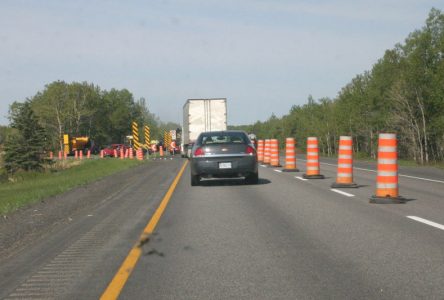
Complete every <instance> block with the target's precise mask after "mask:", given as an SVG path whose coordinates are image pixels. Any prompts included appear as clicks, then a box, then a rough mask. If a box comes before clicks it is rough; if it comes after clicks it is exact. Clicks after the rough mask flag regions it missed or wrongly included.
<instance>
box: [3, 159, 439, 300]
mask: <svg viewBox="0 0 444 300" xmlns="http://www.w3.org/2000/svg"><path fill="white" fill-rule="evenodd" d="M184 162H185V161H184V160H181V159H175V160H172V161H161V162H154V163H151V164H148V165H147V166H144V167H143V168H139V169H138V170H137V171H135V172H131V173H129V174H128V176H127V177H126V180H127V181H125V184H120V185H119V184H118V183H115V186H117V187H119V186H121V187H119V188H115V189H110V188H109V187H108V188H105V187H104V188H103V189H102V190H101V189H100V186H96V190H97V191H96V192H97V193H96V194H97V196H96V197H95V199H96V198H98V199H96V200H95V201H93V203H91V204H90V205H85V207H86V208H85V209H84V210H80V211H78V212H77V214H75V215H73V216H72V219H73V220H72V221H71V222H69V223H60V224H58V225H54V227H55V228H54V229H53V230H51V232H50V233H48V234H46V235H42V236H41V238H39V239H38V240H36V241H34V242H33V243H31V244H30V246H29V247H24V248H21V249H20V250H17V253H14V254H13V255H11V256H10V257H9V258H8V259H7V260H4V261H2V262H1V264H0V281H1V282H0V298H5V299H22V298H29V299H38V298H41V299H51V298H56V299H97V298H99V297H100V296H101V295H102V293H103V292H104V290H105V289H106V288H107V286H108V284H109V283H110V281H111V280H112V279H113V278H114V275H115V274H116V272H117V271H118V270H119V268H120V266H121V265H122V262H123V261H124V260H125V258H126V257H127V255H128V253H129V251H130V249H131V248H132V247H133V246H134V245H135V244H136V243H137V241H138V239H139V237H140V234H141V232H142V230H143V228H144V227H145V225H146V224H147V223H148V221H149V220H150V219H151V217H152V215H153V213H154V211H155V209H156V207H157V206H158V205H159V203H160V201H161V200H162V198H163V196H164V194H165V193H166V192H167V190H168V187H169V186H170V184H171V183H172V182H173V179H174V177H175V176H176V174H177V173H178V171H179V169H180V167H181V165H182V164H183V163H184ZM324 162H325V164H322V165H321V173H322V174H324V175H325V177H326V178H325V179H323V180H301V179H299V178H296V177H301V175H302V174H303V171H304V170H305V165H304V161H303V160H302V159H299V160H298V167H299V168H300V169H301V171H302V172H299V173H281V172H277V171H276V169H271V168H264V167H261V168H260V184H258V185H244V184H243V183H242V182H241V181H239V180H222V181H220V180H219V181H205V182H204V183H203V184H202V185H201V186H197V187H191V186H190V178H189V169H188V168H187V169H186V170H185V173H184V174H183V177H182V179H181V180H180V181H179V183H178V185H177V187H176V189H175V191H174V193H173V194H172V197H171V199H170V201H169V204H168V206H167V208H166V210H165V212H164V213H163V215H162V216H161V218H160V220H159V222H158V224H157V226H156V228H155V231H154V233H153V234H152V236H151V237H150V239H149V241H147V243H145V244H144V245H143V246H141V250H142V255H141V256H140V258H139V260H138V261H137V264H136V265H135V267H134V269H131V270H127V271H128V272H129V273H130V276H129V278H128V281H127V282H125V283H124V284H123V289H122V290H121V291H120V299H443V298H444V226H443V227H442V228H440V227H439V225H440V224H444V176H443V174H444V172H442V171H439V170H429V169H416V168H412V169H409V168H407V169H402V170H400V173H401V174H403V175H406V176H410V177H405V176H400V194H401V195H402V196H404V197H405V198H406V199H408V200H409V201H407V203H406V204H388V205H380V204H370V203H369V197H370V196H371V195H372V194H374V193H375V177H376V174H375V172H374V165H372V164H362V165H359V164H357V168H359V169H356V170H355V171H354V177H355V182H356V183H357V184H359V188H356V189H340V191H343V192H346V193H348V194H349V195H345V194H340V193H338V192H335V191H332V190H331V188H330V184H331V183H332V182H333V181H334V180H335V171H336V170H335V166H334V164H335V161H334V160H328V159H327V160H325V161H324ZM277 170H279V169H277ZM413 177H414V178H413ZM114 180H115V179H114ZM104 186H106V185H105V184H104ZM78 194H79V197H81V193H78ZM98 195H100V196H98ZM409 217H410V218H409ZM419 218H421V219H419ZM418 220H420V221H422V222H419V221H418ZM424 220H425V221H424ZM427 221H432V222H435V223H428V224H426V223H423V222H427ZM441 226H442V225H441Z"/></svg>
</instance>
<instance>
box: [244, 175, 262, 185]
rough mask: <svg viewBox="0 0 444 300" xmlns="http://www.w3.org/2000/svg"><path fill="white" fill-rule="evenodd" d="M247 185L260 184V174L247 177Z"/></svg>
mask: <svg viewBox="0 0 444 300" xmlns="http://www.w3.org/2000/svg"><path fill="white" fill-rule="evenodd" d="M245 183H246V184H258V183H259V174H258V173H252V174H250V175H248V176H246V177H245Z"/></svg>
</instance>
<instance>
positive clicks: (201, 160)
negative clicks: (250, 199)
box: [190, 130, 259, 186]
mask: <svg viewBox="0 0 444 300" xmlns="http://www.w3.org/2000/svg"><path fill="white" fill-rule="evenodd" d="M190 166H191V185H193V186H194V185H198V184H199V182H200V179H201V178H235V177H238V178H240V177H244V178H245V182H246V183H247V184H257V183H258V181H259V177H258V162H257V153H256V149H255V147H254V144H253V143H252V142H251V140H250V139H249V138H248V135H247V134H246V133H245V132H244V131H237V130H227V131H213V132H203V133H201V134H200V135H199V137H198V138H197V141H196V143H195V144H194V146H193V148H192V150H191V158H190Z"/></svg>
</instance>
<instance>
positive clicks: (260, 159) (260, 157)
mask: <svg viewBox="0 0 444 300" xmlns="http://www.w3.org/2000/svg"><path fill="white" fill-rule="evenodd" d="M264 142H265V141H264V140H258V141H257V161H258V162H263V161H264V147H265V145H264Z"/></svg>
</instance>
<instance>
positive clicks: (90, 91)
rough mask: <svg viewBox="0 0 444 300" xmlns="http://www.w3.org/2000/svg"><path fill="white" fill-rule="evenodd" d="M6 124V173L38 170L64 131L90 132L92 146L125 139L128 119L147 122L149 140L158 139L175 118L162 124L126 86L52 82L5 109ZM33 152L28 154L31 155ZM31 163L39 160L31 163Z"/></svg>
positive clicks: (1, 131) (0, 138) (0, 132)
mask: <svg viewBox="0 0 444 300" xmlns="http://www.w3.org/2000/svg"><path fill="white" fill-rule="evenodd" d="M9 120H10V125H9V126H6V127H5V126H3V127H1V128H0V145H1V146H3V149H4V151H5V155H4V162H5V163H4V166H5V167H6V169H7V170H8V171H10V172H13V171H16V170H19V169H23V170H30V169H39V168H40V167H41V165H42V163H44V160H43V159H41V158H42V157H43V156H44V155H45V153H46V152H48V151H58V150H62V149H63V139H62V137H63V135H64V134H68V135H70V136H88V137H90V138H91V139H92V140H94V142H95V144H96V145H101V146H104V145H106V144H111V143H124V142H125V137H126V136H128V135H131V134H132V133H131V123H132V122H133V121H135V122H137V123H138V124H139V131H140V132H139V138H140V139H141V140H142V141H144V133H143V125H148V126H149V127H150V131H151V139H152V140H153V139H159V140H160V139H162V138H163V132H164V131H165V130H170V129H176V128H177V127H179V125H178V124H176V123H172V122H169V123H163V122H161V121H160V120H159V118H158V117H157V116H156V115H154V114H153V113H151V112H150V111H149V109H148V105H147V103H146V100H145V99H144V98H140V99H137V100H136V99H134V96H133V95H132V93H131V92H130V91H128V90H127V89H122V90H118V89H111V90H109V91H108V90H102V89H101V88H100V87H99V86H97V85H94V84H92V83H88V82H72V83H66V82H64V81H55V82H52V83H50V84H48V85H46V86H45V87H44V89H43V90H42V91H39V92H37V93H36V94H35V95H34V96H32V97H30V98H28V99H26V100H25V101H22V102H19V101H15V102H13V104H11V106H10V110H9ZM31 153H32V155H31ZM34 162H37V163H36V164H34Z"/></svg>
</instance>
